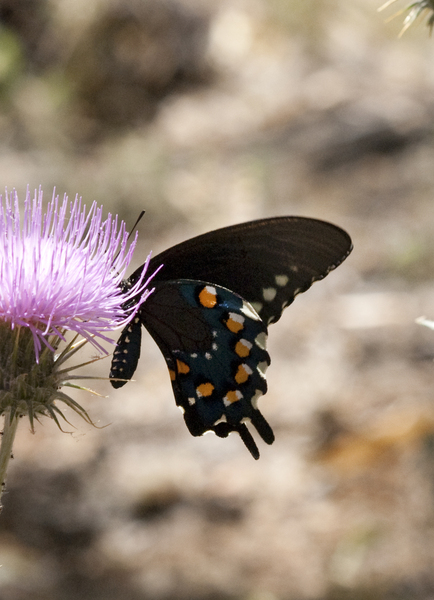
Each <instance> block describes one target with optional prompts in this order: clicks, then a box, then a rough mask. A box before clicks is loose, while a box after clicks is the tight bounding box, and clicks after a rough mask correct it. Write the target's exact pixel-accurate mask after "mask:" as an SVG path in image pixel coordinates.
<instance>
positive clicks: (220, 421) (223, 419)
mask: <svg viewBox="0 0 434 600" xmlns="http://www.w3.org/2000/svg"><path fill="white" fill-rule="evenodd" d="M227 422H228V420H227V419H226V415H222V416H221V417H220V419H217V421H216V422H215V423H213V425H218V424H219V423H227ZM205 433H206V432H205Z"/></svg>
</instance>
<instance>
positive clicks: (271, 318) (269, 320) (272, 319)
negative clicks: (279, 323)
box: [267, 315, 274, 325]
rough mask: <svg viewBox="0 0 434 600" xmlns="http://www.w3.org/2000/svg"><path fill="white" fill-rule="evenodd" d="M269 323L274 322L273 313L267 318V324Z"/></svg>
mask: <svg viewBox="0 0 434 600" xmlns="http://www.w3.org/2000/svg"><path fill="white" fill-rule="evenodd" d="M271 323H274V316H273V315H271V317H270V318H269V319H268V321H267V325H271Z"/></svg>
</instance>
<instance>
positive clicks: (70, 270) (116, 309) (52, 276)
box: [0, 191, 149, 362]
mask: <svg viewBox="0 0 434 600" xmlns="http://www.w3.org/2000/svg"><path fill="white" fill-rule="evenodd" d="M68 208H69V211H68ZM68 212H69V214H68ZM127 238H128V233H127V232H126V231H125V223H123V222H122V223H121V224H120V227H119V225H118V218H117V217H115V218H113V217H112V216H111V215H110V214H109V215H108V218H107V220H106V221H104V222H103V221H102V208H101V207H99V208H98V207H97V205H96V203H95V202H94V203H93V204H92V206H91V208H90V210H89V212H88V214H87V215H86V207H85V206H83V207H82V205H81V200H79V199H78V198H76V199H75V201H74V202H73V203H71V204H69V202H68V199H67V197H66V196H65V198H64V199H63V203H61V204H60V203H59V197H56V198H53V201H52V202H50V203H49V204H48V207H47V211H46V213H45V214H43V213H42V191H39V194H38V195H36V194H35V197H34V199H33V201H32V200H31V198H30V194H29V192H27V197H26V200H25V205H24V218H23V223H22V225H21V220H20V211H19V203H18V196H17V194H16V192H15V191H14V192H12V193H11V195H10V197H9V198H8V196H7V194H6V196H5V199H4V200H3V197H2V196H1V195H0V239H1V244H0V321H3V322H4V323H8V324H9V327H10V328H11V329H14V328H15V327H17V326H19V327H26V328H28V329H29V330H30V331H31V333H32V335H33V340H34V345H35V356H36V361H37V362H38V360H39V353H40V351H41V342H42V343H44V344H45V345H47V346H48V347H50V344H49V342H48V338H49V336H51V335H53V334H55V335H57V336H59V337H60V338H61V339H64V336H63V334H62V330H72V331H75V332H77V333H79V334H80V335H82V336H83V337H84V338H86V339H87V340H88V341H90V342H91V343H92V344H94V346H96V347H97V348H98V349H99V350H102V351H104V350H103V348H102V347H101V345H100V344H99V343H98V341H97V340H98V338H100V339H103V340H105V341H111V340H109V339H108V338H107V337H106V335H105V332H107V331H110V330H113V329H118V328H120V327H124V326H125V325H126V324H127V323H128V322H129V321H130V320H131V319H132V318H133V317H134V315H135V313H136V312H137V310H138V308H139V307H140V304H141V303H142V302H143V301H144V300H145V299H146V297H147V295H148V293H149V292H147V291H145V289H146V283H148V282H146V283H145V284H143V279H144V275H145V272H146V269H144V273H143V274H142V276H141V278H140V279H139V281H137V283H136V284H135V285H134V286H133V287H132V288H131V289H130V290H128V291H127V292H125V291H123V290H122V288H121V286H120V284H121V282H122V279H123V277H124V274H125V271H126V268H127V267H128V265H129V263H130V260H131V257H132V253H133V250H134V246H135V244H136V239H137V235H136V239H135V240H134V241H133V242H132V244H131V245H130V247H129V248H128V249H127ZM119 246H120V252H119V254H118V256H117V257H116V252H117V250H118V248H119ZM138 294H141V298H140V300H139V302H138V303H137V304H135V305H133V306H132V307H131V308H129V309H125V308H124V306H125V303H128V301H129V300H132V299H133V298H134V297H135V296H137V295H138ZM51 349H52V348H51Z"/></svg>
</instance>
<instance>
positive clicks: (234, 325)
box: [226, 313, 244, 333]
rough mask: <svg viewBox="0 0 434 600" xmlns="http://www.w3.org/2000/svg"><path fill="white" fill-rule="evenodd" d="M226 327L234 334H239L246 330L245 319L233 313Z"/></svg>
mask: <svg viewBox="0 0 434 600" xmlns="http://www.w3.org/2000/svg"><path fill="white" fill-rule="evenodd" d="M226 327H227V328H228V329H229V331H232V333H238V332H239V331H241V330H242V329H243V328H244V318H243V317H240V316H239V315H236V314H232V313H231V314H230V315H229V319H228V320H227V321H226Z"/></svg>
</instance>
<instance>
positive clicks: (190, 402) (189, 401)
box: [188, 398, 196, 406]
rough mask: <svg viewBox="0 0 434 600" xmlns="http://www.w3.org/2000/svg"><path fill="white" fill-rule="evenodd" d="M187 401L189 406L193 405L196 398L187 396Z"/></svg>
mask: <svg viewBox="0 0 434 600" xmlns="http://www.w3.org/2000/svg"><path fill="white" fill-rule="evenodd" d="M188 403H189V405H190V406H194V405H195V404H196V398H188Z"/></svg>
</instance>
